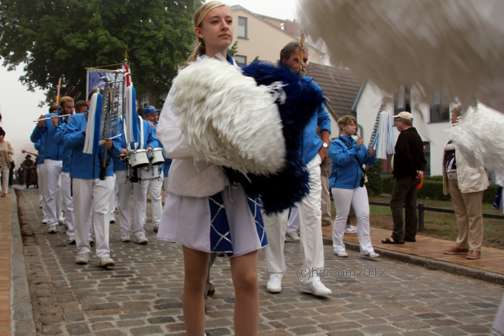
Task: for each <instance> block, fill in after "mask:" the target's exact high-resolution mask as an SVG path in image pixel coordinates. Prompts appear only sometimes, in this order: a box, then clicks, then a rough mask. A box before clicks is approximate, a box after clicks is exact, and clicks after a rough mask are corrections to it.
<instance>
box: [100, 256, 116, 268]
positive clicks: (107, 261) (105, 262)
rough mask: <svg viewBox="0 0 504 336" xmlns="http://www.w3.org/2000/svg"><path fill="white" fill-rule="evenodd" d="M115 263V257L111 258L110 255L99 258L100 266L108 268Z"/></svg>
mask: <svg viewBox="0 0 504 336" xmlns="http://www.w3.org/2000/svg"><path fill="white" fill-rule="evenodd" d="M114 265H115V263H114V259H112V258H110V257H109V256H106V257H100V258H98V266H99V267H103V268H107V267H112V266H114Z"/></svg>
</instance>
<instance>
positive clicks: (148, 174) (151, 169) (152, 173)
mask: <svg viewBox="0 0 504 336" xmlns="http://www.w3.org/2000/svg"><path fill="white" fill-rule="evenodd" d="M161 172H162V170H161V169H160V167H159V165H157V166H153V165H149V166H146V167H141V168H138V170H137V173H138V178H139V180H140V181H145V180H155V179H158V178H161Z"/></svg>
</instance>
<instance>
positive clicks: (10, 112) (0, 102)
mask: <svg viewBox="0 0 504 336" xmlns="http://www.w3.org/2000/svg"><path fill="white" fill-rule="evenodd" d="M221 1H223V2H225V3H226V4H229V5H236V4H239V5H242V6H243V7H245V8H247V9H248V10H250V11H253V12H256V13H259V14H263V15H268V16H273V17H278V18H282V19H293V18H294V17H295V13H296V3H297V0H277V1H272V0H221ZM22 70H23V69H22V66H20V67H18V68H17V69H16V70H15V71H7V70H6V69H5V68H4V67H3V66H1V63H0V113H2V117H3V120H2V124H1V126H2V127H3V128H4V129H5V131H6V132H7V136H6V140H8V141H10V142H11V144H12V145H13V146H14V150H15V158H16V161H17V165H18V164H19V162H20V160H21V159H22V155H21V150H22V149H26V150H31V149H33V146H32V145H31V142H30V140H29V137H30V134H31V131H32V129H33V127H34V126H35V123H34V122H33V120H35V119H36V118H37V117H38V116H39V115H40V114H41V113H45V111H46V108H45V107H44V108H40V107H38V105H39V103H40V102H41V101H43V100H44V99H45V98H44V94H43V92H41V91H35V92H30V91H28V90H27V89H26V87H24V86H23V85H21V83H20V82H19V80H18V79H19V77H20V76H21V75H22V74H23V71H22Z"/></svg>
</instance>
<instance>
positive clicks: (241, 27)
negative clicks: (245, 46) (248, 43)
mask: <svg viewBox="0 0 504 336" xmlns="http://www.w3.org/2000/svg"><path fill="white" fill-rule="evenodd" d="M238 38H241V39H248V18H246V17H244V16H239V17H238Z"/></svg>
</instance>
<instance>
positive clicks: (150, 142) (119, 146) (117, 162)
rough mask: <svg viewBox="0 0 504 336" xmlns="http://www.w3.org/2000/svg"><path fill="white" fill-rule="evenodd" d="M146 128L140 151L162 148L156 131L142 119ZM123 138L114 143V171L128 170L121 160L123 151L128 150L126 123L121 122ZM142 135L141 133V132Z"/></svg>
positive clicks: (124, 162)
mask: <svg viewBox="0 0 504 336" xmlns="http://www.w3.org/2000/svg"><path fill="white" fill-rule="evenodd" d="M140 120H141V122H142V123H143V127H144V139H143V140H144V141H143V143H144V146H143V147H142V148H139V149H146V148H147V147H151V148H157V147H161V142H160V141H159V140H158V138H157V135H156V129H155V128H154V127H153V126H152V125H151V124H150V123H149V122H148V121H147V120H143V119H140ZM120 125H121V126H120V129H121V131H122V132H121V136H120V137H119V138H118V141H115V142H114V156H113V157H114V171H124V170H126V168H127V165H126V161H125V160H121V159H120V154H121V150H123V149H124V148H126V146H127V145H126V137H125V136H124V122H122V121H121V122H120ZM139 134H140V132H139Z"/></svg>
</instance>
